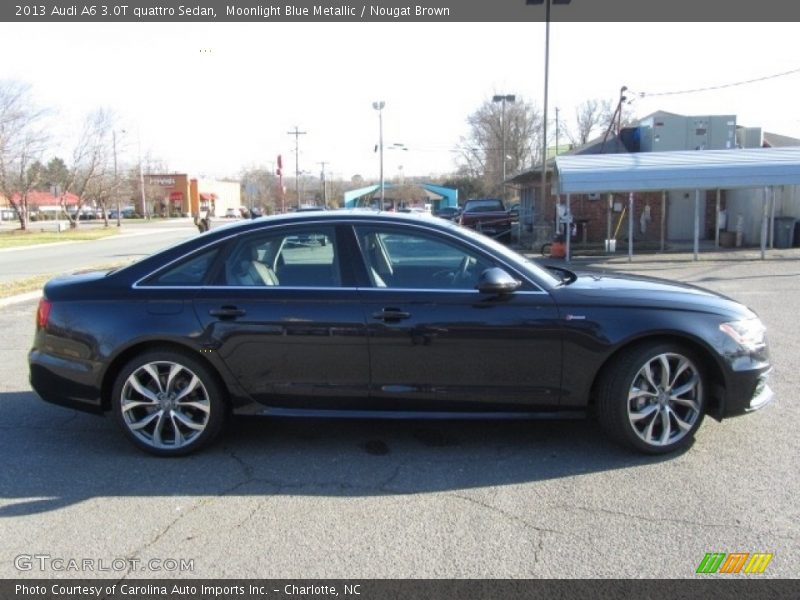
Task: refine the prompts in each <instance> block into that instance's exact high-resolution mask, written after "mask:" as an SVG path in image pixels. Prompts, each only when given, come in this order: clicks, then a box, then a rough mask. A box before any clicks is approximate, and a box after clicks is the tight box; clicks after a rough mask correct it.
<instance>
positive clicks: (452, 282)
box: [358, 228, 493, 290]
mask: <svg viewBox="0 0 800 600" xmlns="http://www.w3.org/2000/svg"><path fill="white" fill-rule="evenodd" d="M358 237H359V243H360V245H361V250H362V252H363V254H364V261H365V263H366V265H367V271H368V273H369V275H370V278H371V280H372V285H373V286H374V287H385V288H393V289H424V290H427V289H433V290H453V289H455V290H474V289H475V286H476V285H477V283H478V278H479V277H480V274H481V273H482V272H483V271H484V270H486V269H487V268H489V267H491V266H493V265H492V264H490V263H489V262H488V261H487V260H485V259H483V258H481V257H480V256H479V255H478V254H477V253H473V252H472V251H470V250H468V249H466V248H463V247H461V246H460V245H458V244H455V243H452V242H450V241H449V240H443V239H439V238H436V237H435V236H433V235H429V234H426V233H417V232H414V233H408V232H396V231H391V230H386V231H381V230H380V229H368V228H359V230H358Z"/></svg>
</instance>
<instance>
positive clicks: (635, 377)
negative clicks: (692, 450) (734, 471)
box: [597, 342, 708, 454]
mask: <svg viewBox="0 0 800 600" xmlns="http://www.w3.org/2000/svg"><path fill="white" fill-rule="evenodd" d="M707 389H708V385H707V378H706V375H705V372H704V371H703V367H702V362H701V361H700V359H699V357H698V356H697V355H696V353H694V352H692V351H691V350H689V349H688V348H684V347H682V346H680V345H678V344H673V343H668V342H667V343H650V344H643V345H639V346H636V347H633V348H631V349H629V350H627V351H624V352H623V353H622V354H621V355H620V356H619V357H617V359H616V360H615V361H614V362H613V364H611V365H610V366H609V367H608V371H607V372H606V373H604V374H603V375H602V376H601V380H600V382H599V385H598V396H597V416H598V418H599V420H600V424H601V425H602V426H603V429H605V431H606V433H608V435H609V436H610V437H611V438H612V439H614V440H615V441H617V442H618V443H621V444H622V445H624V446H628V447H629V448H635V449H636V450H638V451H640V452H643V453H646V454H667V453H670V452H675V451H677V450H681V449H684V448H686V447H687V446H689V445H690V444H691V443H692V441H693V439H694V434H695V432H696V431H697V429H698V427H700V424H701V423H702V422H703V417H704V415H705V408H706V390H707Z"/></svg>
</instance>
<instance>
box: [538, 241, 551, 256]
mask: <svg viewBox="0 0 800 600" xmlns="http://www.w3.org/2000/svg"><path fill="white" fill-rule="evenodd" d="M552 249H553V244H551V243H550V242H545V243H544V244H542V247H541V248H539V251H540V252H541V253H542V256H550V251H551V250H552Z"/></svg>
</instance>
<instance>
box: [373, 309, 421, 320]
mask: <svg viewBox="0 0 800 600" xmlns="http://www.w3.org/2000/svg"><path fill="white" fill-rule="evenodd" d="M410 317H411V313H408V312H405V311H402V310H400V309H397V308H384V309H383V310H379V311H378V312H374V313H372V318H373V319H377V320H378V321H386V322H387V323H390V322H393V321H402V320H403V319H408V318H410Z"/></svg>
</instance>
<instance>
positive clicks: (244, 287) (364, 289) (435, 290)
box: [137, 285, 548, 296]
mask: <svg viewBox="0 0 800 600" xmlns="http://www.w3.org/2000/svg"><path fill="white" fill-rule="evenodd" d="M137 289H140V290H260V291H262V292H269V291H271V290H286V291H294V292H297V291H308V290H313V291H319V292H395V293H397V292H414V293H417V294H420V293H424V294H432V293H437V294H481V292H480V291H479V290H460V289H452V290H449V289H443V288H379V287H329V286H320V287H314V286H305V287H303V286H297V285H170V286H167V285H154V286H145V285H141V286H138V287H137ZM511 293H512V294H514V295H517V294H523V295H545V296H546V295H548V293H547V292H545V291H534V290H521V291H514V292H511ZM484 295H487V296H488V295H490V294H484Z"/></svg>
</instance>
